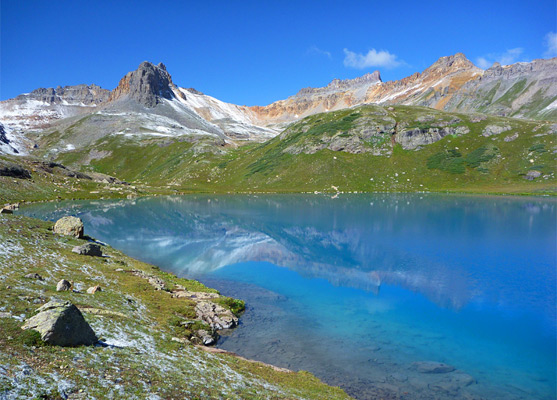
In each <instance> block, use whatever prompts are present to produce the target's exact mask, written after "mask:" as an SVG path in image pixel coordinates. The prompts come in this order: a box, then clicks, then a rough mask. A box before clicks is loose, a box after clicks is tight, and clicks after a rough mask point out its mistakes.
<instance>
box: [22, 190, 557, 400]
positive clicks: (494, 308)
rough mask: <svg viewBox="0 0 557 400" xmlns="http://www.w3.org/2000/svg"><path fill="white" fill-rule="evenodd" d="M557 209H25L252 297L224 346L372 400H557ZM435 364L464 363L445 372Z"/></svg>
mask: <svg viewBox="0 0 557 400" xmlns="http://www.w3.org/2000/svg"><path fill="white" fill-rule="evenodd" d="M556 205H557V203H556V201H555V200H554V199H544V198H511V197H479V196H453V195H436V194H435V195H434V194H396V195H394V194H388V195H387V194H381V195H379V194H378V195H345V196H341V197H339V198H336V199H331V198H328V197H326V196H315V195H272V196H271V195H269V196H248V195H245V196H244V195H241V196H240V195H234V196H209V195H206V196H198V195H195V196H193V195H192V196H173V197H157V198H146V199H137V200H125V201H89V202H61V203H49V204H36V205H32V206H28V207H25V208H24V209H22V213H24V214H26V215H30V216H35V217H39V218H43V219H56V218H58V217H60V216H62V215H67V214H73V215H77V216H79V217H80V218H82V219H83V221H84V222H85V226H86V233H87V234H89V235H91V236H94V237H96V238H98V239H100V240H102V241H105V242H107V243H110V244H111V245H112V246H114V247H116V248H118V249H121V250H123V251H124V252H126V253H127V254H128V255H130V256H132V257H135V258H138V259H141V260H143V261H147V262H151V263H153V264H156V265H158V266H160V267H161V268H162V269H164V270H167V271H170V272H174V273H176V274H177V275H179V276H186V277H192V278H196V279H199V280H201V281H202V282H204V283H206V284H207V285H209V286H212V287H215V288H217V289H219V290H220V291H221V292H222V293H223V294H225V295H229V296H233V297H237V298H241V299H244V300H246V302H247V310H246V312H245V314H244V315H243V316H242V318H241V325H240V327H239V328H237V329H235V330H232V331H230V332H226V333H224V334H223V335H222V337H221V339H220V340H219V343H218V346H219V347H221V348H224V349H227V350H230V351H233V352H236V353H238V354H240V355H242V356H244V357H247V358H253V359H258V360H261V361H264V362H267V363H271V364H275V365H278V366H282V367H286V368H290V369H293V370H299V369H304V370H308V371H311V372H313V373H314V374H315V375H317V376H318V377H320V378H321V379H323V380H324V381H326V382H327V383H330V384H333V385H338V386H341V387H343V388H344V389H345V390H346V391H347V392H348V393H349V394H351V395H353V396H355V397H357V398H361V399H367V398H385V399H389V398H393V399H396V398H404V399H431V398H435V399H444V398H463V399H554V398H555V390H556V377H555V373H556V369H555V368H556V351H557V349H556V310H555V304H556V239H557V236H556V220H557V219H556V218H557V208H556ZM430 361H431V362H437V363H446V364H449V365H451V366H453V367H454V368H455V370H454V371H450V372H436V373H431V372H432V371H431V368H430V367H431V365H432V364H428V363H425V362H430ZM428 368H429V369H428ZM426 372H430V373H426Z"/></svg>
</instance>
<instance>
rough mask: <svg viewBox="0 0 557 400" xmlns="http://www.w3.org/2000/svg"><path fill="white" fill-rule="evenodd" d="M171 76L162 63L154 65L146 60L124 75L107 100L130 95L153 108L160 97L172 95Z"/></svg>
mask: <svg viewBox="0 0 557 400" xmlns="http://www.w3.org/2000/svg"><path fill="white" fill-rule="evenodd" d="M173 88H175V85H174V84H173V83H172V78H171V77H170V74H169V73H168V71H167V70H166V67H165V66H164V64H163V63H159V64H158V65H154V64H152V63H150V62H148V61H144V62H142V63H141V64H140V65H139V67H138V68H137V69H136V70H135V71H132V72H128V73H127V74H126V76H124V77H123V78H122V79H121V80H120V83H118V87H116V89H114V90H113V91H112V92H111V93H110V97H109V101H114V100H117V99H120V98H122V97H125V96H127V97H130V98H132V99H134V100H136V101H137V102H138V103H139V104H142V105H143V106H145V107H148V108H153V107H155V106H156V105H157V104H159V103H160V102H161V99H163V98H164V99H172V98H173V97H174V92H173V90H172V89H173Z"/></svg>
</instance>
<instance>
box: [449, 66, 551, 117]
mask: <svg viewBox="0 0 557 400" xmlns="http://www.w3.org/2000/svg"><path fill="white" fill-rule="evenodd" d="M444 108H445V109H446V110H449V111H460V112H472V111H480V112H484V113H487V114H495V115H501V116H513V117H520V118H533V119H548V120H556V119H557V58H552V59H548V60H541V59H540V60H534V61H532V62H530V63H516V64H512V65H508V66H501V65H500V64H499V63H495V64H494V65H493V66H492V67H491V68H489V69H487V70H486V71H485V72H484V73H483V74H482V75H481V76H480V77H478V78H477V79H474V80H470V81H468V82H466V83H465V84H464V85H463V86H462V88H461V90H459V91H458V92H457V93H455V95H454V96H453V97H452V98H451V99H450V100H449V101H448V102H447V104H446V106H445V107H444Z"/></svg>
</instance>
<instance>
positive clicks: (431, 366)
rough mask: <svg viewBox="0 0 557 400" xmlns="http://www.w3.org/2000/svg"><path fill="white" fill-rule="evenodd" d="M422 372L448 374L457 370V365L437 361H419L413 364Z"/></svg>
mask: <svg viewBox="0 0 557 400" xmlns="http://www.w3.org/2000/svg"><path fill="white" fill-rule="evenodd" d="M412 367H414V368H415V369H416V370H417V371H418V372H421V373H422V374H446V373H448V372H452V371H454V370H455V367H453V366H452V365H449V364H444V363H440V362H436V361H419V362H415V363H413V364H412Z"/></svg>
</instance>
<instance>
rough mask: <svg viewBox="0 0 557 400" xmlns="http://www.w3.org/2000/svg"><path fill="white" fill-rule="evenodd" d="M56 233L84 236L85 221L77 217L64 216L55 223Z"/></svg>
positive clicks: (77, 236)
mask: <svg viewBox="0 0 557 400" xmlns="http://www.w3.org/2000/svg"><path fill="white" fill-rule="evenodd" d="M54 233H57V234H59V235H67V236H74V237H76V238H82V237H83V221H81V219H79V218H77V217H62V218H60V219H59V220H58V221H56V223H55V224H54Z"/></svg>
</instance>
